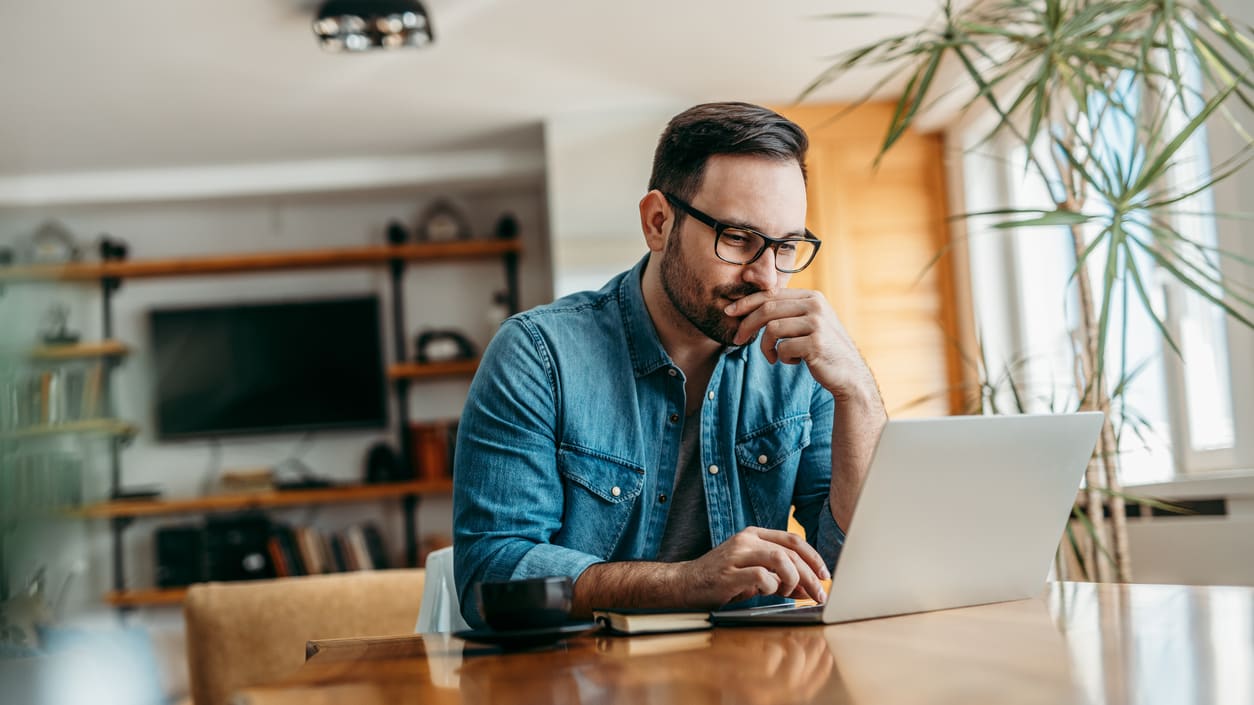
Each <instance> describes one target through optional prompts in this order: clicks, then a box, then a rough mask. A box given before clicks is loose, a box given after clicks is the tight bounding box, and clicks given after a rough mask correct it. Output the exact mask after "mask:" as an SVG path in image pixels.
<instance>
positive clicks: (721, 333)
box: [659, 233, 761, 345]
mask: <svg viewBox="0 0 1254 705" xmlns="http://www.w3.org/2000/svg"><path fill="white" fill-rule="evenodd" d="M662 255H663V256H662V266H661V268H660V269H659V273H660V274H661V278H662V289H663V290H664V291H665V292H666V296H667V298H669V299H670V300H671V305H673V306H674V307H675V310H677V311H679V313H680V315H682V316H683V317H684V318H685V319H687V320H688V322H689V323H691V324H692V325H693V327H694V328H696V329H697V330H699V331H701V333H702V334H704V335H705V336H706V337H707V338H710V339H711V340H714V341H717V342H719V343H721V344H723V345H732V344H733V340H734V339H735V337H736V330H737V329H738V328H739V327H740V319H738V318H733V317H731V316H728V315H727V314H726V313H723V307H725V306H726V305H727V304H726V303H722V302H721V301H720V299H731V298H739V297H742V296H748V295H749V294H752V293H754V292H757V291H761V289H760V288H759V287H757V286H756V285H754V284H750V283H748V282H741V283H739V284H729V285H727V286H720V287H715V288H714V289H712V290H711V291H710V294H709V295H708V296H707V295H705V293H704V292H703V291H702V288H701V279H700V278H699V277H698V276H697V274H696V272H694V271H693V270H692V267H690V266H688V261H687V260H685V259H684V256H683V252H682V251H681V250H680V246H679V238H678V237H675V234H674V233H672V236H671V237H670V238H669V239H668V240H667V242H666V248H665V249H664V250H663V251H662Z"/></svg>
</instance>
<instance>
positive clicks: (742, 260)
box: [662, 193, 823, 274]
mask: <svg viewBox="0 0 1254 705" xmlns="http://www.w3.org/2000/svg"><path fill="white" fill-rule="evenodd" d="M662 195H663V196H665V197H666V200H667V201H670V203H671V205H673V206H675V207H676V208H679V209H680V210H682V211H684V212H685V213H687V214H688V215H691V216H692V217H693V218H696V219H697V220H698V221H700V222H702V223H705V224H706V225H708V226H710V227H711V228H712V229H713V230H714V235H715V237H714V254H715V255H716V256H718V258H719V259H721V260H723V261H724V262H727V263H728V264H739V265H749V264H753V263H754V262H757V261H758V258H760V257H761V256H762V254H763V253H764V252H766V249H767V248H768V247H769V248H770V249H772V250H774V252H775V269H777V270H779V271H780V272H783V273H784V274H796V273H797V272H800V271H801V270H803V269H805V268H806V267H808V266H810V263H811V262H813V261H814V256H815V255H817V254H818V253H819V245H821V244H823V243H822V241H821V240H819V239H818V238H817V237H815V236H814V233H812V232H810V231H809V230H806V234H805V236H804V237H782V238H781V237H771V236H769V235H763V234H762V233H760V232H758V231H757V230H752V229H750V228H744V227H740V226H738V225H728V224H727V223H722V222H719V221H717V220H715V219H714V218H712V217H710V216H708V215H706V214H705V213H702V212H701V211H699V210H697V209H696V208H693V207H692V206H690V205H688V204H687V203H685V202H684V201H683V199H680V198H678V197H676V196H672V195H670V194H669V193H664V194H662Z"/></svg>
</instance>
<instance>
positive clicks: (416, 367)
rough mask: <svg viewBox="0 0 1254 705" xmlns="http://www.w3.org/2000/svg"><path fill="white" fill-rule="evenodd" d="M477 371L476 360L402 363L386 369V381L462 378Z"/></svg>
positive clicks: (477, 364) (477, 361) (477, 362)
mask: <svg viewBox="0 0 1254 705" xmlns="http://www.w3.org/2000/svg"><path fill="white" fill-rule="evenodd" d="M477 369H479V360H478V358H476V359H474V360H452V361H450V362H427V363H420V362H403V363H401V364H399V365H392V366H390V367H388V379H438V378H440V377H464V376H467V375H473V374H474V373H475V370H477Z"/></svg>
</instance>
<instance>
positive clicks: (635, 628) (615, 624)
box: [592, 608, 713, 634]
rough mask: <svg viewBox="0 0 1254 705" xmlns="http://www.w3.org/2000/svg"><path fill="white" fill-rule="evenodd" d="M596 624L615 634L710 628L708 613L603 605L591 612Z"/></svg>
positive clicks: (656, 632)
mask: <svg viewBox="0 0 1254 705" xmlns="http://www.w3.org/2000/svg"><path fill="white" fill-rule="evenodd" d="M592 618H593V619H594V620H596V622H597V623H598V624H600V625H601V626H603V627H605V628H606V629H608V630H609V631H611V632H614V633H616V634H658V633H662V632H687V631H695V630H698V629H709V628H710V627H711V626H713V625H712V624H711V623H710V613H709V612H703V611H699V610H689V609H675V610H650V609H612V608H602V609H594V610H593V611H592Z"/></svg>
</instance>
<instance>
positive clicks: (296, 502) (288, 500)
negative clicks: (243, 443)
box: [79, 480, 453, 519]
mask: <svg viewBox="0 0 1254 705" xmlns="http://www.w3.org/2000/svg"><path fill="white" fill-rule="evenodd" d="M452 491H453V481H452V480H423V481H416V482H395V483H387V484H378V485H350V486H347V487H325V488H317V489H309V490H274V491H270V492H249V493H240V494H221V495H210V496H208V497H191V498H188V499H167V500H162V499H153V500H149V499H127V500H116V501H112V502H100V503H98V504H91V505H88V506H86V507H83V508H82V509H81V510H80V511H79V514H80V515H82V516H86V517H90V518H93V519H108V518H112V517H140V516H161V515H165V514H185V513H192V512H225V511H234V510H239V509H261V508H264V507H290V506H300V505H308V504H333V503H343V502H364V501H368V500H372V499H383V498H387V497H404V496H407V495H434V494H448V493H450V492H452Z"/></svg>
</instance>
